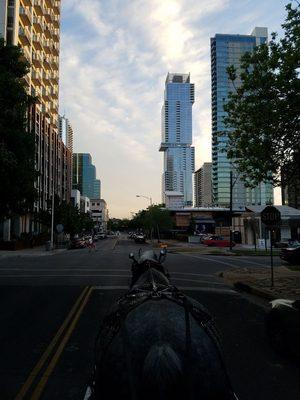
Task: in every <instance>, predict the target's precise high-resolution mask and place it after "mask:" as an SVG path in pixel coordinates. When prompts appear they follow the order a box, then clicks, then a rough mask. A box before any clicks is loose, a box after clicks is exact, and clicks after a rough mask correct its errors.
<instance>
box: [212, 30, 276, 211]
mask: <svg viewBox="0 0 300 400" xmlns="http://www.w3.org/2000/svg"><path fill="white" fill-rule="evenodd" d="M267 37H268V31H267V28H255V29H254V30H253V32H252V33H251V35H226V34H216V35H215V37H214V38H211V80H212V196H213V199H212V200H213V203H214V205H218V206H228V205H229V203H230V171H231V170H232V171H233V166H232V163H231V160H229V159H228V158H227V154H226V151H225V147H226V145H227V142H228V131H229V130H230V129H229V128H228V127H226V126H225V124H224V121H223V118H224V117H225V115H226V113H225V112H224V108H223V106H224V104H226V102H227V101H228V96H229V93H230V92H234V91H235V88H236V87H238V86H239V85H241V81H240V79H239V72H240V71H241V62H240V60H241V56H242V55H243V54H244V53H245V52H251V51H252V50H253V48H254V46H258V45H260V44H263V43H266V41H267ZM230 65H233V66H234V67H235V68H236V70H237V79H236V81H235V83H234V84H235V87H234V86H233V85H232V82H231V81H230V79H229V77H228V74H227V71H226V69H227V67H229V66H230ZM233 175H234V182H235V184H234V186H233V206H234V207H235V208H243V207H244V206H245V205H263V204H269V203H273V188H272V186H271V185H270V184H264V183H261V184H260V185H258V187H256V188H255V189H247V188H245V186H244V184H243V182H242V181H241V180H240V179H239V178H238V174H237V173H236V171H233Z"/></svg>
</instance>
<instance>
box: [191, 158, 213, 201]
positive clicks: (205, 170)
mask: <svg viewBox="0 0 300 400" xmlns="http://www.w3.org/2000/svg"><path fill="white" fill-rule="evenodd" d="M211 168H212V163H210V162H206V163H204V164H203V165H202V167H201V168H199V169H198V170H197V171H196V172H195V176H194V182H195V190H194V193H195V207H210V206H211V205H212V193H211Z"/></svg>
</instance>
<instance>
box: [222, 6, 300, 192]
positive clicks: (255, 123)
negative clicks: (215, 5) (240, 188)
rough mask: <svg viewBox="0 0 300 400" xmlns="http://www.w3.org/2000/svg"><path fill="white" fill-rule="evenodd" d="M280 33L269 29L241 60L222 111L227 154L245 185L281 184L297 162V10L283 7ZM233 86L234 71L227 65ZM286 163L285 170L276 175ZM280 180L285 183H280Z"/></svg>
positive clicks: (299, 144)
mask: <svg viewBox="0 0 300 400" xmlns="http://www.w3.org/2000/svg"><path fill="white" fill-rule="evenodd" d="M286 10H287V17H286V20H285V23H284V24H283V25H282V28H283V30H284V37H283V38H282V39H280V40H278V38H277V34H276V33H272V35H271V36H272V38H271V41H270V42H269V44H263V45H260V46H258V47H256V48H255V49H254V51H253V52H251V53H246V54H244V55H243V57H242V60H241V71H242V72H241V74H240V77H239V78H240V80H241V85H240V86H238V87H236V86H235V89H236V90H235V92H234V93H231V94H230V96H229V101H228V103H227V104H226V105H225V107H224V109H225V111H226V112H227V117H225V123H226V125H227V127H228V129H229V141H228V148H227V155H228V157H229V158H230V159H232V160H233V162H234V164H235V166H236V168H237V170H238V171H239V173H240V175H241V178H242V179H243V180H244V182H245V184H246V185H247V186H252V187H254V186H256V185H257V184H259V183H260V182H271V183H272V184H273V185H274V186H276V185H280V184H282V185H285V184H286V183H288V181H289V180H293V179H294V177H295V174H296V173H297V172H299V165H300V157H299V153H300V119H299V110H300V79H299V67H300V8H299V6H296V7H295V8H293V7H292V5H291V4H288V5H287V6H286ZM227 72H228V76H229V79H230V80H231V81H232V82H233V85H235V82H236V80H237V71H236V70H235V68H234V67H233V66H231V67H229V68H228V69H227ZM287 166H288V174H281V172H282V169H284V168H285V169H286V168H287ZM282 179H283V180H284V182H283V181H282Z"/></svg>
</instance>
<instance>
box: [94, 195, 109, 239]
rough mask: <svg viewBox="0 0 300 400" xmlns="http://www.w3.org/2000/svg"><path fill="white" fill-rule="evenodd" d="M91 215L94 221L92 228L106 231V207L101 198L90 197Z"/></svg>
mask: <svg viewBox="0 0 300 400" xmlns="http://www.w3.org/2000/svg"><path fill="white" fill-rule="evenodd" d="M90 204H91V216H92V220H93V221H94V224H95V225H94V228H95V230H96V231H98V232H106V231H107V223H108V219H109V218H108V209H107V204H106V201H105V200H103V199H99V198H98V199H91V203H90Z"/></svg>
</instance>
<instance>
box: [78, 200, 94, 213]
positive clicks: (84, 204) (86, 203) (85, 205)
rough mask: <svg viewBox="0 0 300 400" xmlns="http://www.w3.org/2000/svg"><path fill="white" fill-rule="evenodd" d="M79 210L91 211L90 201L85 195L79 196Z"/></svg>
mask: <svg viewBox="0 0 300 400" xmlns="http://www.w3.org/2000/svg"><path fill="white" fill-rule="evenodd" d="M80 211H81V212H83V213H85V214H86V213H88V212H90V211H91V201H90V199H89V198H88V197H86V196H80Z"/></svg>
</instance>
